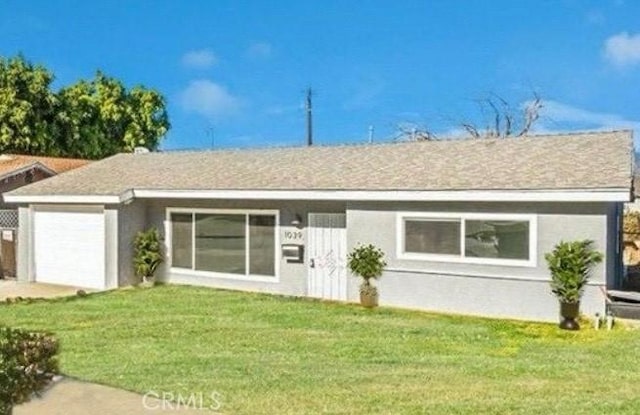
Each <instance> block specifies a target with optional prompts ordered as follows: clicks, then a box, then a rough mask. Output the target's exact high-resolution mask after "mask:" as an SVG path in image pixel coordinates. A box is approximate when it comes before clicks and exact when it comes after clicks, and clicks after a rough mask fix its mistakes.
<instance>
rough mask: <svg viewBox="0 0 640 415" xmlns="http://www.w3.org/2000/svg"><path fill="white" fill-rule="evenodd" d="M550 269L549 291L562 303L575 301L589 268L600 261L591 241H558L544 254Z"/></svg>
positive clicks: (588, 276) (586, 278) (589, 271)
mask: <svg viewBox="0 0 640 415" xmlns="http://www.w3.org/2000/svg"><path fill="white" fill-rule="evenodd" d="M544 258H545V259H546V260H547V264H548V266H549V271H551V291H552V292H553V293H554V294H555V295H556V297H558V299H559V300H560V301H561V302H563V303H577V302H579V301H580V298H581V297H582V293H583V291H584V287H585V285H587V282H588V281H589V278H590V276H591V268H592V267H593V266H594V265H596V264H598V263H600V262H602V258H603V256H602V254H601V253H600V252H597V251H595V250H594V249H593V241H590V240H583V241H572V242H564V241H562V242H560V243H559V244H557V245H556V246H555V248H554V249H553V251H551V252H549V253H547V254H545V256H544Z"/></svg>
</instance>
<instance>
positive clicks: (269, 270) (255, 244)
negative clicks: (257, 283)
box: [249, 215, 276, 275]
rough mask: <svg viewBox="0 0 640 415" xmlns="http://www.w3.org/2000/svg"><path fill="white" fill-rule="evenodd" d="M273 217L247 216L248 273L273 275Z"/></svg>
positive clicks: (274, 226)
mask: <svg viewBox="0 0 640 415" xmlns="http://www.w3.org/2000/svg"><path fill="white" fill-rule="evenodd" d="M275 229H276V218H275V216H266V215H250V216H249V273H250V274H254V275H275V274H276V268H275V253H276V251H275V249H276V233H275Z"/></svg>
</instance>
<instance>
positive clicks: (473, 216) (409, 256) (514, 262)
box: [396, 212, 538, 268]
mask: <svg viewBox="0 0 640 415" xmlns="http://www.w3.org/2000/svg"><path fill="white" fill-rule="evenodd" d="M412 219H413V220H429V219H433V220H437V219H441V220H456V219H459V220H460V255H448V254H428V253H418V252H406V251H405V236H406V233H405V224H406V221H407V220H409V221H411V220H412ZM467 220H512V221H523V222H529V259H527V260H523V259H507V258H481V257H467V256H465V243H466V241H465V239H466V238H465V235H466V221H467ZM537 248H538V216H537V215H535V214H510V213H460V212H398V213H397V214H396V258H397V259H404V260H417V261H433V262H450V263H461V264H485V265H503V266H516V267H531V268H532V267H536V266H537V261H538V257H537V255H538V249H537Z"/></svg>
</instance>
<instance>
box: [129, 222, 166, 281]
mask: <svg viewBox="0 0 640 415" xmlns="http://www.w3.org/2000/svg"><path fill="white" fill-rule="evenodd" d="M133 253H134V255H133V267H134V269H135V273H136V276H138V277H139V278H141V279H142V281H146V280H147V279H148V278H152V277H153V274H154V273H155V272H156V269H157V268H158V266H159V265H160V264H161V263H162V260H163V258H162V248H161V246H160V235H159V233H158V230H157V229H156V228H150V229H147V230H146V231H140V232H138V233H137V234H136V237H135V239H134V241H133Z"/></svg>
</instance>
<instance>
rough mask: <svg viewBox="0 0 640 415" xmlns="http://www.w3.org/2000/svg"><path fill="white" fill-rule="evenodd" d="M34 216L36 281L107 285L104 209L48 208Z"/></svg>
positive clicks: (102, 286)
mask: <svg viewBox="0 0 640 415" xmlns="http://www.w3.org/2000/svg"><path fill="white" fill-rule="evenodd" d="M33 215H34V216H33V225H34V226H33V233H34V235H33V244H34V265H35V280H36V281H38V282H45V283H50V284H62V285H73V286H77V287H86V288H96V289H103V288H105V260H104V257H105V239H104V238H105V234H104V214H103V212H102V209H95V208H87V209H78V208H74V209H68V208H66V209H63V208H59V209H47V210H36V211H34V214H33Z"/></svg>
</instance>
